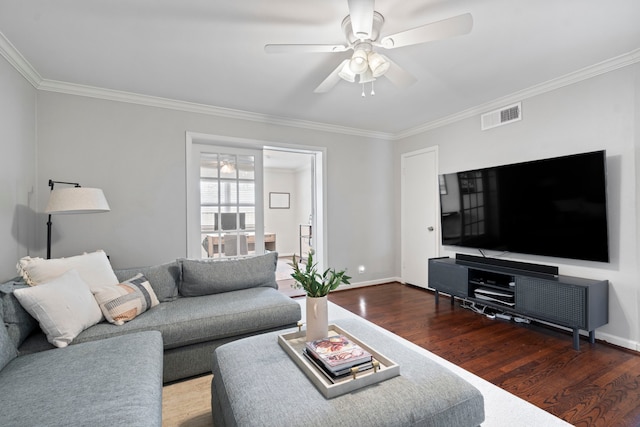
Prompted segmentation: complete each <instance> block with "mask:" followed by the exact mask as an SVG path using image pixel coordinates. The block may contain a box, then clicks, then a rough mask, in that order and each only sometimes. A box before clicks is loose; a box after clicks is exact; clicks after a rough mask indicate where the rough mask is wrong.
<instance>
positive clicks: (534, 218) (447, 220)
mask: <svg viewBox="0 0 640 427" xmlns="http://www.w3.org/2000/svg"><path fill="white" fill-rule="evenodd" d="M440 210H441V225H442V244H443V245H452V246H462V247H468V248H478V249H486V250H496V251H504V252H516V253H522V254H533V255H543V256H551V257H559V258H571V259H580V260H588V261H598V262H609V245H608V226H607V194H606V153H605V151H596V152H591V153H582V154H575V155H571V156H564V157H556V158H551V159H544V160H537V161H531V162H525V163H516V164H509V165H502V166H496V167H491V168H485V169H478V170H471V171H464V172H458V173H452V174H445V175H441V176H440Z"/></svg>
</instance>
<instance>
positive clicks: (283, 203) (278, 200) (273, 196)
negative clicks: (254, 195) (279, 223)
mask: <svg viewBox="0 0 640 427" xmlns="http://www.w3.org/2000/svg"><path fill="white" fill-rule="evenodd" d="M289 198H290V195H289V193H275V192H274V193H269V209H289V207H290V201H289Z"/></svg>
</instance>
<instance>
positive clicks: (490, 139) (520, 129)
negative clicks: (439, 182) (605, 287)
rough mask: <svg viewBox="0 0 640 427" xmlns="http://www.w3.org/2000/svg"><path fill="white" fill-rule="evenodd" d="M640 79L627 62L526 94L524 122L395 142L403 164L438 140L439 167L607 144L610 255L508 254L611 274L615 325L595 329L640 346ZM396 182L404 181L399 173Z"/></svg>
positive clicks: (444, 251) (468, 125)
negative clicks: (604, 259) (606, 258)
mask: <svg viewBox="0 0 640 427" xmlns="http://www.w3.org/2000/svg"><path fill="white" fill-rule="evenodd" d="M639 82H640V65H633V66H628V67H625V68H622V69H619V70H616V71H613V72H609V73H607V74H604V75H600V76H597V77H594V78H591V79H589V80H586V81H582V82H579V83H575V84H572V85H570V86H566V87H563V88H560V89H557V90H554V91H552V92H549V93H544V94H541V95H538V96H535V97H532V98H529V99H525V100H523V102H522V111H523V119H522V121H519V122H515V123H512V124H509V125H506V126H502V127H498V128H494V129H491V130H488V131H481V130H480V117H479V116H477V117H473V118H469V119H465V120H461V121H459V122H457V123H454V124H450V125H447V126H443V127H440V128H436V129H433V130H430V131H427V132H424V133H422V134H420V135H416V136H412V137H408V138H405V139H403V140H401V141H399V142H398V143H397V145H396V147H395V158H396V163H399V161H400V160H399V158H400V154H401V153H405V152H409V151H413V150H417V149H420V148H424V147H431V146H436V145H437V146H438V147H439V149H438V150H439V151H438V152H439V168H440V171H439V172H440V173H450V172H458V171H461V170H468V169H475V168H480V167H485V166H492V165H499V164H505V163H515V162H521V161H527V160H533V159H540V158H545V157H554V156H560V155H567V154H572V153H579V152H587V151H594V150H601V149H605V150H607V171H608V176H607V180H608V182H607V186H608V188H607V191H608V217H609V234H610V237H609V242H610V243H609V245H610V255H611V262H610V263H608V264H606V263H594V262H581V261H571V260H565V259H556V258H549V257H537V256H527V255H518V254H508V255H506V257H507V258H510V259H518V260H522V261H531V262H538V263H542V264H550V265H556V266H559V268H560V273H561V274H564V275H571V276H579V277H586V278H593V279H608V280H609V281H610V288H609V324H608V325H606V326H604V327H602V328H600V329H598V331H597V332H596V336H597V337H598V338H601V339H605V340H608V341H611V342H614V343H615V344H618V345H622V346H625V347H628V348H633V349H640V344H639V342H640V329H639V328H640V317H639V314H638V313H639V311H640V302H639V301H640V298H639V295H638V289H639V288H640V272H639V269H638V255H639V254H640V252H639V250H638V243H637V242H638V239H639V237H640V233H639V231H638V230H639V227H640V224H639V222H638V221H639V220H638V212H639V209H640V208H639V206H640V205H639V204H638V201H637V199H638V197H637V196H638V188H640V181H639V179H640V178H639V177H638V175H639V174H638V172H639V171H638V166H637V165H639V164H640V163H639V157H638V149H639V146H640V142H639V134H640V132H639V127H640V125H639V123H640V120H639V119H638V117H639V115H640V108H639V103H640V102H639V99H640V96H639V93H640V89H639ZM576 173H580V171H576ZM395 182H396V184H397V185H399V182H400V180H399V177H398V176H396V177H395ZM396 203H397V204H399V200H398V199H396ZM448 249H451V248H450V247H448V248H442V247H441V255H443V256H447V255H449V256H453V254H454V252H451V251H449V250H448ZM459 252H462V250H460V251H459ZM465 252H467V253H472V254H473V253H476V252H473V251H472V250H466V251H465ZM476 254H477V253H476ZM490 255H494V256H497V255H499V254H490ZM397 262H399V260H398V261H397Z"/></svg>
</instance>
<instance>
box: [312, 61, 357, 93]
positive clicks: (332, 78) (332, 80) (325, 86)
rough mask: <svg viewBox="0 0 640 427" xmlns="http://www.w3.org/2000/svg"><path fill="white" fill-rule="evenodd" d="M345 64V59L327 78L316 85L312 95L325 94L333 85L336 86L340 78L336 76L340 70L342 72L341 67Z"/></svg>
mask: <svg viewBox="0 0 640 427" xmlns="http://www.w3.org/2000/svg"><path fill="white" fill-rule="evenodd" d="M347 62H349V60H348V59H345V60H344V61H342V62H341V63H340V65H338V66H337V67H336V69H335V70H333V71H332V72H331V74H329V76H327V78H326V79H324V81H323V82H322V83H320V84H319V85H318V87H317V88H315V90H314V91H313V92H314V93H325V92H329V91H330V90H331V89H333V87H334V86H335V85H337V84H338V82H339V81H340V76H339V75H338V73H339V72H340V70H342V67H344V65H345V64H346V63H347Z"/></svg>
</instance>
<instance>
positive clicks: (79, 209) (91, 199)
mask: <svg viewBox="0 0 640 427" xmlns="http://www.w3.org/2000/svg"><path fill="white" fill-rule="evenodd" d="M54 184H66V185H73V187H69V188H61V189H59V188H57V189H55V190H54V189H53V186H54ZM49 187H51V193H50V195H49V202H48V203H47V208H46V209H45V213H48V214H49V220H48V221H47V259H50V258H51V215H58V214H77V213H98V212H108V211H110V210H111V209H109V204H108V203H107V199H106V198H105V197H104V193H103V192H102V190H101V189H99V188H84V187H81V186H80V184H78V183H77V182H64V181H52V180H49Z"/></svg>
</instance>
